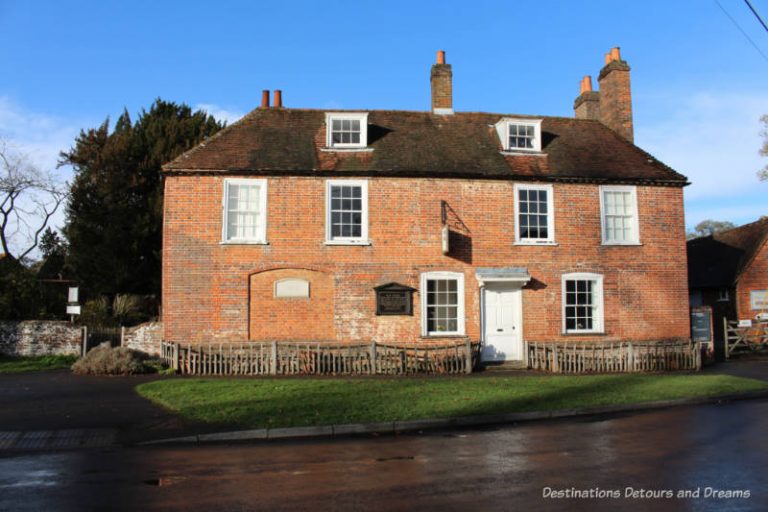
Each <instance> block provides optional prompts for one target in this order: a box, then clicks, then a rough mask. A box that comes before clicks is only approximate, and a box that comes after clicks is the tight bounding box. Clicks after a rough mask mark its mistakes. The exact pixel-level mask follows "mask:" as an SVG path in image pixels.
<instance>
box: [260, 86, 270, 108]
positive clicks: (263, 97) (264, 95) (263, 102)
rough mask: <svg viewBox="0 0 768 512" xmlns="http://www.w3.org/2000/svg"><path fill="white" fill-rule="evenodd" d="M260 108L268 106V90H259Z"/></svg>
mask: <svg viewBox="0 0 768 512" xmlns="http://www.w3.org/2000/svg"><path fill="white" fill-rule="evenodd" d="M261 108H269V90H268V89H264V90H263V91H261Z"/></svg>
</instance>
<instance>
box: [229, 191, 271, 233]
mask: <svg viewBox="0 0 768 512" xmlns="http://www.w3.org/2000/svg"><path fill="white" fill-rule="evenodd" d="M231 185H238V186H243V185H245V186H258V187H259V208H260V211H261V217H262V218H261V219H260V221H261V222H259V229H258V233H257V237H256V238H229V236H228V235H229V233H228V232H227V229H228V226H229V187H230V186H231ZM267 187H268V183H267V180H266V179H263V178H226V179H224V185H223V187H222V188H223V194H222V201H221V243H222V244H228V245H248V244H251V245H266V244H267V243H268V242H267V220H268V218H269V215H268V210H267V196H268V194H267Z"/></svg>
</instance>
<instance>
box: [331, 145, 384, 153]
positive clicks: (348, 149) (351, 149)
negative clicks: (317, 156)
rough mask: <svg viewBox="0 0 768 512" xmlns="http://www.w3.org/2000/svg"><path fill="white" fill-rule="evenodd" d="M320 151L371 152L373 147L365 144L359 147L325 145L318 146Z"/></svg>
mask: <svg viewBox="0 0 768 512" xmlns="http://www.w3.org/2000/svg"><path fill="white" fill-rule="evenodd" d="M320 151H323V152H325V153H371V152H372V151H373V148H369V147H366V146H360V147H341V148H337V147H329V148H328V147H326V148H320Z"/></svg>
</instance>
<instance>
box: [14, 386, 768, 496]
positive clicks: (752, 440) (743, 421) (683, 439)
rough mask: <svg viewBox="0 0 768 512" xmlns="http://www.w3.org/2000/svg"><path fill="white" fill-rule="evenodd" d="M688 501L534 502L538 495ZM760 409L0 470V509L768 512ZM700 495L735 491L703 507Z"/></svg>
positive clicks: (767, 457) (43, 456)
mask: <svg viewBox="0 0 768 512" xmlns="http://www.w3.org/2000/svg"><path fill="white" fill-rule="evenodd" d="M545 486H549V487H551V488H553V489H556V490H561V491H562V490H566V489H570V488H577V489H595V488H599V489H602V490H618V491H619V492H620V494H621V495H622V496H623V495H624V493H625V492H626V487H633V488H634V489H636V490H657V491H658V490H666V489H669V490H672V491H673V492H676V491H677V490H680V489H687V490H691V491H695V490H696V489H697V488H701V493H702V495H701V497H699V498H691V499H677V498H672V499H665V498H659V499H647V498H636V499H624V498H619V499H614V498H604V499H544V498H543V497H542V492H543V491H542V489H543V488H544V487H545ZM767 486H768V401H746V402H738V403H732V404H724V405H703V406H694V407H683V408H676V409H668V410H662V411H653V412H646V413H641V414H636V415H628V416H623V417H616V416H612V417H595V418H590V419H584V420H581V421H574V420H569V421H559V422H547V423H531V424H521V425H514V426H508V427H502V428H495V429H488V430H465V431H451V432H436V433H429V434H426V433H425V434H423V435H417V434H414V435H403V436H397V437H378V438H370V437H366V438H349V439H340V440H327V441H301V442H296V441H293V442H269V443H261V444H239V445H214V446H192V447H180V446H175V447H152V448H149V447H143V448H138V447H137V448H115V449H99V450H84V451H62V452H51V453H29V454H22V453H17V454H13V455H9V454H5V455H4V456H3V457H0V510H3V511H6V510H30V511H32V510H33V511H56V510H62V511H85V510H214V511H228V510H237V511H239V510H386V511H391V510H504V511H511V510H655V511H662V510H718V511H720V510H761V511H764V510H768V489H766V487H767ZM706 487H711V488H715V489H719V490H742V491H744V490H748V491H749V492H750V497H749V498H748V499H745V498H731V499H728V498H714V497H709V498H705V497H704V493H705V492H706Z"/></svg>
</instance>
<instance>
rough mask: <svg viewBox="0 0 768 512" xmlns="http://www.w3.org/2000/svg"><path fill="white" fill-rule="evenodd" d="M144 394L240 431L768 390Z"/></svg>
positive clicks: (278, 387)
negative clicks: (241, 428)
mask: <svg viewBox="0 0 768 512" xmlns="http://www.w3.org/2000/svg"><path fill="white" fill-rule="evenodd" d="M136 389H137V391H138V393H139V394H140V395H141V396H143V397H145V398H148V399H150V400H152V401H154V402H156V403H158V404H160V405H163V406H165V407H167V408H168V409H170V410H172V411H174V412H176V413H178V414H180V415H182V416H183V417H185V418H188V419H191V420H195V421H203V422H208V423H216V424H222V425H228V426H232V427H244V428H246V427H247V428H260V427H293V426H305V425H331V424H343V423H367V422H378V421H393V420H409V419H426V418H440V417H454V416H467V415H475V414H493V413H505V412H523V411H539V410H552V409H568V408H576V407H590V406H599V405H613V404H625V403H632V402H647V401H653V400H665V399H672V398H683V397H696V396H717V395H723V394H729V393H737V392H743V391H757V390H768V383H766V382H761V381H758V380H753V379H745V378H739V377H731V376H728V375H690V374H680V375H639V374H625V375H591V376H587V375H585V376H550V375H547V376H528V375H525V376H523V375H521V376H497V377H486V376H477V377H440V378H437V377H431V378H428V377H424V378H399V379H398V378H393V379H360V378H357V379H356V378H293V379H287V378H280V379H275V378H273V379H186V378H184V379H181V378H179V379H168V380H161V381H155V382H148V383H145V384H141V385H139V386H137V388H136Z"/></svg>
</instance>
